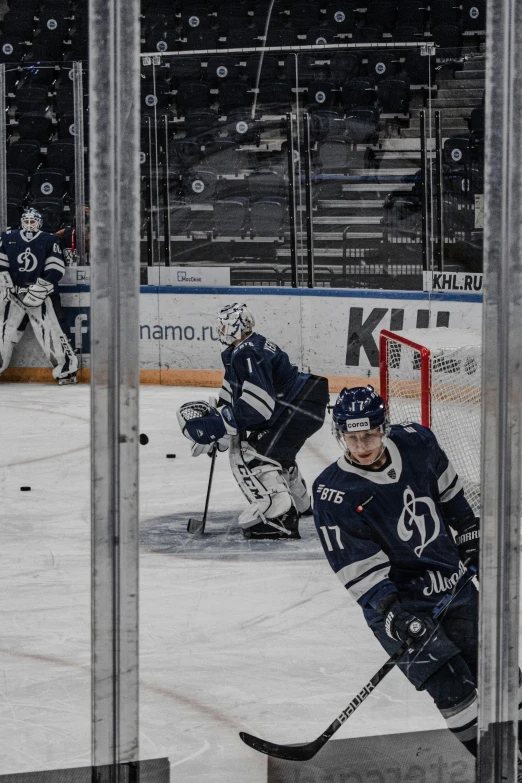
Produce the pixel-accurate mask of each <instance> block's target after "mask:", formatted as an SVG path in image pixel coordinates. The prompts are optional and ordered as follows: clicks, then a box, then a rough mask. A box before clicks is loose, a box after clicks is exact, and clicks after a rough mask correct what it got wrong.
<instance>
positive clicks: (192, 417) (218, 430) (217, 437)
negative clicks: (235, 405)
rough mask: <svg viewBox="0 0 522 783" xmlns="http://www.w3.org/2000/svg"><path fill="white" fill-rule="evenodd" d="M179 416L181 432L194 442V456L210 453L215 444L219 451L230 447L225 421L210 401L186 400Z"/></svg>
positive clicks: (178, 413) (179, 411) (192, 449)
mask: <svg viewBox="0 0 522 783" xmlns="http://www.w3.org/2000/svg"><path fill="white" fill-rule="evenodd" d="M177 417H178V423H179V426H180V429H181V432H182V433H183V435H184V436H185V437H186V438H188V439H189V440H191V441H192V443H193V445H192V448H191V451H192V456H193V457H199V455H200V454H208V452H209V451H210V449H211V447H212V446H213V445H214V444H217V447H218V450H219V451H226V450H227V449H228V446H229V440H230V437H229V434H228V432H227V428H226V426H225V422H224V421H223V418H222V416H221V414H220V413H218V412H217V411H216V410H215V408H213V407H212V406H211V405H209V403H208V402H205V401H203V400H198V401H196V402H186V403H185V404H184V405H182V406H181V408H180V409H179V410H178V412H177Z"/></svg>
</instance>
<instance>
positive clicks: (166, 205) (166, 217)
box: [163, 114, 171, 266]
mask: <svg viewBox="0 0 522 783" xmlns="http://www.w3.org/2000/svg"><path fill="white" fill-rule="evenodd" d="M163 119H164V120H165V158H164V160H165V171H164V175H163V234H164V236H165V266H170V248H171V245H170V187H169V186H170V171H169V164H170V160H169V118H168V115H167V114H165V115H164V116H163Z"/></svg>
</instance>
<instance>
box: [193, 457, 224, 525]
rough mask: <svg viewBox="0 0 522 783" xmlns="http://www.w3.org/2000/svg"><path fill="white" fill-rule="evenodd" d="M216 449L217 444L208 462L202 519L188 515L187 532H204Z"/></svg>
mask: <svg viewBox="0 0 522 783" xmlns="http://www.w3.org/2000/svg"><path fill="white" fill-rule="evenodd" d="M217 451H218V450H217V446H214V450H213V452H212V461H211V463H210V476H209V477H208V488H207V497H206V500H205V510H204V511H203V519H196V518H195V517H190V519H189V521H188V524H187V533H194V534H196V535H200V536H202V535H203V533H204V532H205V525H206V523H207V511H208V501H209V500H210V490H211V489H212V478H213V476H214V464H215V462H216V454H217Z"/></svg>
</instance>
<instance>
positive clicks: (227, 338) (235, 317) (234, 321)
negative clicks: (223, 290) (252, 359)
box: [216, 302, 255, 345]
mask: <svg viewBox="0 0 522 783" xmlns="http://www.w3.org/2000/svg"><path fill="white" fill-rule="evenodd" d="M216 326H217V330H218V335H219V342H220V343H221V344H222V345H232V343H234V342H235V341H236V340H239V339H241V337H243V335H244V334H249V333H250V332H251V331H252V329H253V328H254V326H255V321H254V316H253V315H252V313H251V312H250V310H249V309H248V308H247V306H246V305H244V304H238V302H234V304H230V305H226V306H225V307H223V308H222V309H221V310H220V311H219V313H218V317H217V321H216Z"/></svg>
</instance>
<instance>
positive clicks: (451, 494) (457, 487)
mask: <svg viewBox="0 0 522 783" xmlns="http://www.w3.org/2000/svg"><path fill="white" fill-rule="evenodd" d="M461 489H462V484H461V482H460V479H459V478H458V477H457V480H456V482H455V484H454V485H453V487H452V488H451V489H450V490H447V491H446V492H445V494H444V497H441V499H440V502H441V503H447V502H448V500H451V499H452V498H454V497H455V495H458V493H459V492H460V490H461Z"/></svg>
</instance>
